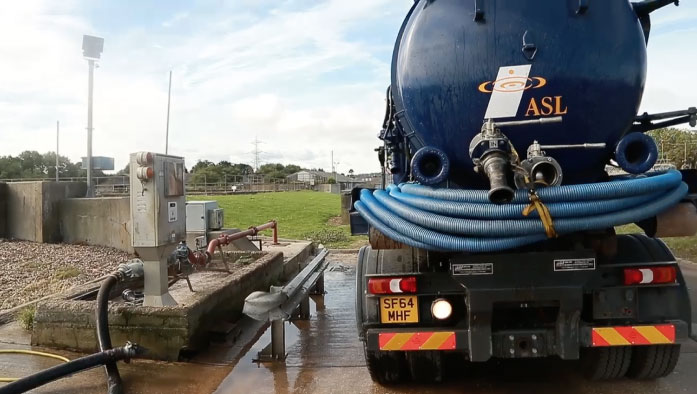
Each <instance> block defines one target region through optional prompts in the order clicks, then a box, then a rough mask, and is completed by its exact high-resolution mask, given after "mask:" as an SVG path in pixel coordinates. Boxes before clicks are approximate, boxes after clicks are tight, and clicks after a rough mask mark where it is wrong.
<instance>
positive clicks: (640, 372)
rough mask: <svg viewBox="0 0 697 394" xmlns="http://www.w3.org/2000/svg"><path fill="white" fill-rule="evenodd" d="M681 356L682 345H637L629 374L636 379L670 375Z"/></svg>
mask: <svg viewBox="0 0 697 394" xmlns="http://www.w3.org/2000/svg"><path fill="white" fill-rule="evenodd" d="M679 357H680V345H651V346H637V347H635V348H634V352H633V353H632V362H631V365H630V366H629V371H628V372H627V376H628V377H630V378H634V379H657V378H662V377H665V376H668V375H670V373H671V372H673V369H675V365H676V364H677V363H678V358H679Z"/></svg>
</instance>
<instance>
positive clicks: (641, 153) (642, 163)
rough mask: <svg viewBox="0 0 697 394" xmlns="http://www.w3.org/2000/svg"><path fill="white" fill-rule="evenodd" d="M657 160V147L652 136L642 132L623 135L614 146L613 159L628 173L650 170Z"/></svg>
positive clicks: (640, 172)
mask: <svg viewBox="0 0 697 394" xmlns="http://www.w3.org/2000/svg"><path fill="white" fill-rule="evenodd" d="M656 160H658V147H657V146H656V142H655V141H654V140H653V138H651V137H649V136H648V135H646V134H643V133H638V132H635V133H630V134H627V135H626V136H624V137H623V138H622V139H621V140H620V142H619V143H617V147H616V148H615V161H616V162H617V164H619V166H620V167H621V168H622V169H623V170H625V171H627V172H628V173H630V174H642V173H644V172H646V171H648V170H650V169H651V168H652V167H653V166H654V164H656Z"/></svg>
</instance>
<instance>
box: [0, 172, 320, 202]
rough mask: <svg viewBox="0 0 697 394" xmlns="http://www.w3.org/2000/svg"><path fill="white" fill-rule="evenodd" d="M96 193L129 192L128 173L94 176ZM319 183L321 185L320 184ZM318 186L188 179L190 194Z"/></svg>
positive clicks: (258, 180)
mask: <svg viewBox="0 0 697 394" xmlns="http://www.w3.org/2000/svg"><path fill="white" fill-rule="evenodd" d="M36 181H49V182H50V181H55V178H31V179H30V178H26V179H0V182H7V183H11V182H36ZM92 181H93V182H94V191H95V195H96V196H100V197H109V196H127V195H128V194H129V192H130V183H129V178H128V176H122V175H115V176H109V177H93V178H92ZM60 182H87V178H85V177H74V178H73V177H70V178H60ZM318 186H319V185H318ZM318 186H313V185H310V184H309V183H305V182H298V181H289V180H287V179H285V178H280V179H264V178H263V177H261V176H257V177H249V178H243V177H228V178H226V179H225V181H223V182H216V183H211V182H208V183H191V182H187V183H186V194H189V195H197V194H198V195H206V194H208V195H213V194H216V195H217V194H244V193H267V192H285V191H300V190H317V188H318Z"/></svg>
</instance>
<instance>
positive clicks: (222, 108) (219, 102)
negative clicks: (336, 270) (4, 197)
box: [0, 0, 697, 172]
mask: <svg viewBox="0 0 697 394" xmlns="http://www.w3.org/2000/svg"><path fill="white" fill-rule="evenodd" d="M412 3H413V2H412V0H401V1H397V2H395V1H393V0H356V1H352V2H347V1H345V0H329V1H324V2H315V1H309V0H287V1H278V0H276V1H271V0H264V1H258V0H243V1H242V0H235V1H229V2H224V1H218V0H199V1H197V2H194V3H186V2H185V3H183V4H184V5H182V6H181V7H179V8H175V7H174V6H173V7H172V8H171V9H166V10H163V9H161V7H160V8H158V7H155V10H154V11H152V10H150V9H148V12H150V11H152V12H151V13H148V12H145V11H143V12H140V10H138V9H136V10H127V11H124V10H123V9H121V8H124V9H125V8H129V7H140V6H142V7H145V6H146V5H147V4H149V3H147V2H143V3H142V4H141V3H135V4H133V3H129V4H121V3H119V2H115V3H110V4H111V5H110V6H111V7H113V8H114V10H113V12H112V11H111V10H110V13H109V14H108V15H107V16H106V17H108V18H109V19H108V20H100V19H98V18H97V17H95V16H94V14H93V13H90V12H87V11H85V9H88V10H89V9H90V8H94V7H99V6H97V5H94V4H93V3H91V2H88V1H87V0H71V1H61V2H53V1H48V0H47V1H38V0H27V1H22V2H13V3H8V4H6V5H4V8H3V13H2V14H0V36H2V37H12V38H14V39H12V40H0V53H1V54H2V55H3V61H2V62H0V136H2V144H1V145H0V154H17V153H19V152H20V151H22V150H25V149H33V150H39V151H42V152H44V151H49V150H53V149H54V144H55V138H54V137H55V134H54V133H55V121H56V120H60V121H61V129H62V130H61V138H62V143H61V153H63V154H66V155H68V156H69V157H70V158H71V159H73V160H77V159H79V157H80V156H83V155H84V152H85V151H86V149H85V145H86V141H85V126H86V93H87V75H86V74H87V72H86V71H87V65H86V62H85V61H84V60H83V59H82V57H81V52H80V43H81V36H82V34H95V35H101V36H104V38H105V47H104V54H103V55H102V60H101V62H100V68H99V69H97V70H96V74H95V81H96V82H95V89H96V90H95V110H94V111H95V114H94V115H95V133H94V152H95V154H97V155H104V156H113V157H115V158H116V167H117V169H118V168H122V167H123V166H125V164H126V162H127V158H128V154H129V153H130V152H134V151H138V150H151V151H158V152H160V151H163V150H164V145H165V143H164V135H165V122H166V108H167V78H168V72H169V70H173V75H174V78H173V81H172V103H171V123H170V144H169V146H170V153H173V154H178V155H182V156H184V157H186V159H187V164H188V165H189V166H191V165H193V164H194V163H195V162H196V161H197V160H199V159H209V160H214V161H218V160H228V161H232V162H246V163H252V161H253V155H252V154H251V151H252V149H253V146H252V141H253V140H254V139H255V138H257V137H258V138H259V139H260V140H261V141H263V144H262V145H261V148H262V150H263V151H264V154H263V155H262V158H263V160H264V161H266V162H275V161H279V162H283V163H296V164H300V165H303V166H306V167H322V168H325V169H327V168H330V167H331V160H330V154H331V151H332V150H333V151H334V156H335V160H336V161H339V162H340V163H341V164H339V166H338V167H339V171H344V172H345V171H348V169H350V168H353V169H354V170H355V171H356V172H367V171H375V170H377V166H378V164H377V163H378V162H377V158H376V154H375V152H373V148H375V147H376V146H377V145H378V143H379V141H378V140H377V138H376V135H377V132H378V129H379V127H380V124H381V122H382V115H383V110H384V107H383V106H384V91H385V88H386V86H387V85H388V83H389V80H390V74H389V73H390V61H391V55H392V45H393V41H394V38H395V36H396V34H397V31H398V30H399V26H400V24H401V22H402V19H403V17H404V15H405V14H406V12H407V10H408V8H409V7H410V6H411V4H412ZM119 7H121V8H119ZM149 7H151V8H152V5H149ZM681 11H682V12H683V13H679V12H681ZM660 12H661V15H663V16H662V17H663V18H664V19H665V20H667V21H673V22H675V23H678V22H679V23H688V24H689V22H690V20H689V19H687V20H686V18H685V17H683V15H685V14H686V13H684V9H675V10H674V9H673V7H666V9H665V10H661V11H660ZM153 13H154V14H153ZM134 14H137V15H148V18H149V19H147V20H138V21H134V20H132V19H129V15H134ZM655 21H658V19H656V20H655ZM107 22H109V23H107ZM136 22H137V23H136ZM100 26H102V27H103V28H101V29H100V28H99V27H100ZM694 39H695V35H694V32H693V31H691V32H689V33H684V32H683V33H680V32H678V31H676V30H671V29H670V28H668V27H666V26H661V24H659V23H658V22H655V23H654V32H653V33H652V38H651V42H650V44H649V75H648V83H647V90H646V94H645V95H644V98H645V99H644V104H643V105H642V109H643V110H647V111H654V112H655V111H659V110H673V109H680V108H687V107H688V106H690V105H697V97H695V93H694V92H697V89H695V87H696V83H695V82H694V80H692V79H691V77H690V76H691V72H692V71H691V69H690V67H691V65H692V64H695V61H697V58H696V55H695V54H694V53H691V52H689V51H686V49H687V48H689V47H690V45H691V44H690V42H692V41H694Z"/></svg>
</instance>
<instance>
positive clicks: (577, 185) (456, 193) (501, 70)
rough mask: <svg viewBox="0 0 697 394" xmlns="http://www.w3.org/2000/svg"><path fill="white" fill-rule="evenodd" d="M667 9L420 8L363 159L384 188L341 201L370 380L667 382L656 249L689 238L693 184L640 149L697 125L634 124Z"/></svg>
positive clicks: (672, 335) (673, 348)
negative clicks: (512, 375)
mask: <svg viewBox="0 0 697 394" xmlns="http://www.w3.org/2000/svg"><path fill="white" fill-rule="evenodd" d="M673 3H675V5H677V3H678V2H677V1H671V0H646V1H640V2H630V1H629V0H603V1H592V0H515V1H513V0H509V1H506V0H417V1H415V2H414V5H413V7H412V8H411V10H410V11H409V14H408V15H407V17H406V19H405V21H404V23H403V25H402V27H401V30H400V31H399V35H398V38H397V42H396V45H395V49H394V54H393V59H392V80H391V84H390V87H389V89H388V90H387V100H386V101H387V105H386V114H385V119H384V123H383V127H382V131H381V133H380V135H379V138H380V140H381V141H382V145H381V146H380V147H379V148H378V149H377V151H378V153H379V160H380V163H381V165H382V167H383V170H384V171H383V173H386V174H390V175H391V182H387V183H389V184H388V185H385V183H386V182H384V181H383V188H382V189H378V190H369V189H363V190H354V191H353V192H352V205H351V214H350V218H351V229H352V232H353V233H354V234H368V235H369V239H370V245H371V246H367V247H364V248H363V249H361V251H360V254H359V257H358V265H357V276H356V320H357V325H358V332H359V337H360V340H361V341H363V343H364V348H365V358H366V362H367V366H368V369H369V371H370V374H371V376H372V378H373V379H374V380H376V381H377V382H380V383H383V384H390V383H397V382H400V381H405V380H410V379H415V380H427V381H428V380H439V379H440V378H441V376H442V370H443V362H444V361H443V360H444V359H445V357H446V356H448V355H452V354H458V355H460V356H463V357H464V358H465V359H466V360H468V362H484V361H487V360H490V359H492V358H503V359H517V358H537V357H558V358H560V359H563V360H576V359H579V358H580V359H582V360H584V361H585V362H584V363H583V365H584V366H585V368H586V373H587V374H588V376H589V377H590V378H593V379H613V378H620V377H623V376H629V377H632V378H639V379H654V378H659V377H663V376H666V375H668V374H669V373H671V372H672V371H673V369H674V367H675V365H676V363H677V360H678V357H679V354H680V342H681V341H683V340H685V339H686V338H688V336H689V335H690V334H691V332H690V331H691V316H690V301H689V298H688V293H687V289H686V286H685V280H684V278H683V275H682V273H681V271H680V267H679V266H678V264H677V262H676V259H675V257H674V256H673V254H672V253H671V251H670V250H669V249H668V248H667V247H666V245H665V244H664V243H663V242H662V241H661V240H660V239H659V237H667V236H686V235H692V234H694V232H695V228H696V226H697V210H696V208H695V199H696V198H697V194H695V193H697V181H696V180H697V174H695V171H693V170H681V171H678V170H675V169H669V170H665V171H656V170H654V168H655V163H656V160H657V155H658V153H657V147H656V143H655V141H654V140H653V139H652V138H651V137H650V136H648V135H647V134H645V133H646V132H647V131H650V130H654V129H658V128H663V127H668V126H672V125H678V124H685V123H689V124H690V125H691V126H692V127H694V126H695V123H696V121H697V110H696V109H695V108H689V109H687V110H678V111H674V112H670V113H658V114H647V113H644V114H641V115H637V112H638V110H639V105H640V103H641V99H642V94H643V90H644V84H645V80H646V67H647V66H646V64H647V50H646V47H647V44H648V42H649V38H650V32H651V16H650V15H651V13H652V12H654V11H656V10H658V9H659V8H662V7H664V6H667V5H671V4H673ZM609 170H613V171H609ZM629 223H636V224H637V225H639V227H640V228H641V229H642V230H643V231H644V234H622V235H620V234H616V232H615V230H614V228H615V226H619V225H624V224H629Z"/></svg>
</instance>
